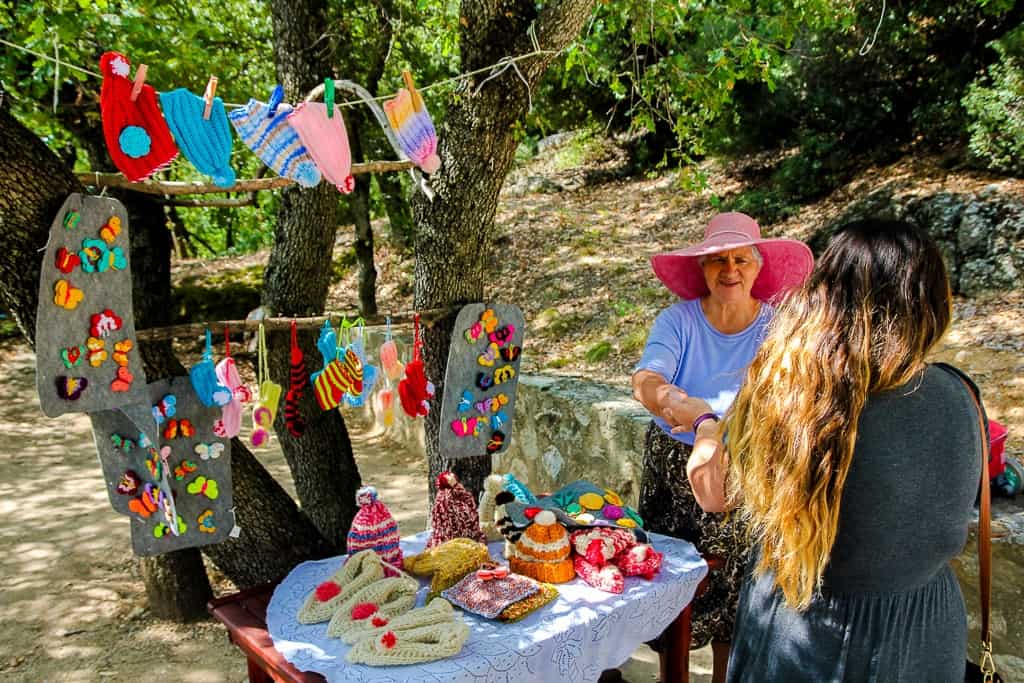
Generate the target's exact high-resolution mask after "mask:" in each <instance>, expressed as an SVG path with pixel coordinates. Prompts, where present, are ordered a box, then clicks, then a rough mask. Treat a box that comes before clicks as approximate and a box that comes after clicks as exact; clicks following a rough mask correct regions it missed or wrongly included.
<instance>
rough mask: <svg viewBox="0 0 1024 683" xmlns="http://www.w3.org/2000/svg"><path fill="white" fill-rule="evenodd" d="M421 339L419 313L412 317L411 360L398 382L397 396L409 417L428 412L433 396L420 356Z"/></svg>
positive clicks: (430, 383)
mask: <svg viewBox="0 0 1024 683" xmlns="http://www.w3.org/2000/svg"><path fill="white" fill-rule="evenodd" d="M422 347H423V341H422V340H421V339H420V314H419V313H417V314H416V315H415V316H414V317H413V345H412V361H410V362H409V364H408V365H406V366H405V377H404V378H403V379H402V381H401V382H399V383H398V398H399V399H400V400H401V402H402V410H404V411H405V414H406V415H408V416H409V417H419V416H421V415H426V414H427V413H429V412H430V403H429V400H430V399H432V398H434V385H433V383H432V382H430V381H429V380H428V379H427V372H426V368H424V366H423V359H422V358H421V357H420V349H421V348H422Z"/></svg>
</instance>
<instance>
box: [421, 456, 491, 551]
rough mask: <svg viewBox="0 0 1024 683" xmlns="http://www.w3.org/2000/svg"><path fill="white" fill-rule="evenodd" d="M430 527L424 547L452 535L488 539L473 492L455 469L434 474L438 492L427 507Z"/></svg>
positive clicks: (483, 540) (450, 537)
mask: <svg viewBox="0 0 1024 683" xmlns="http://www.w3.org/2000/svg"><path fill="white" fill-rule="evenodd" d="M430 527H431V532H430V540H428V541H427V548H433V547H434V546H435V545H438V544H439V543H444V542H445V541H449V540H451V539H453V538H469V539H472V540H474V541H477V542H479V543H486V542H487V537H486V536H484V532H483V531H482V530H481V529H480V517H479V513H478V512H477V509H476V501H475V500H474V499H473V494H472V493H470V492H469V491H468V490H467V489H466V487H465V486H463V485H462V484H461V483H460V482H459V478H458V477H456V476H455V473H454V472H442V473H441V474H439V475H437V495H436V496H435V497H434V506H433V508H431V510H430Z"/></svg>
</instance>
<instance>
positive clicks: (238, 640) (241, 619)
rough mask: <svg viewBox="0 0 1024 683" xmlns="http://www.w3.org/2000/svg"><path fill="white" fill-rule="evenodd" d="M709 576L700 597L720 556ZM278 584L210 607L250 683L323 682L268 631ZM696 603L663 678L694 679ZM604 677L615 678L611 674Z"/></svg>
mask: <svg viewBox="0 0 1024 683" xmlns="http://www.w3.org/2000/svg"><path fill="white" fill-rule="evenodd" d="M707 561H708V570H709V571H708V575H707V576H705V577H704V580H703V581H701V582H700V585H699V586H698V587H697V592H696V594H695V595H694V599H695V600H696V598H697V596H698V595H700V594H701V593H703V592H704V591H705V590H706V589H707V583H708V577H710V575H711V571H714V570H716V569H719V568H721V566H722V561H721V559H719V558H714V557H712V558H707ZM275 586H277V583H276V582H275V583H268V584H264V585H262V586H255V587H253V588H249V589H246V590H243V591H239V592H238V593H233V594H231V595H225V596H224V597H221V598H216V599H214V600H211V601H210V602H209V603H208V604H207V606H206V609H207V610H208V611H209V612H210V614H212V615H213V617H214V618H215V619H217V620H218V621H220V622H221V623H223V624H224V625H225V626H226V627H227V629H228V640H229V641H230V642H232V643H234V644H235V645H236V646H238V648H239V649H240V650H241V651H242V652H244V653H245V657H246V660H247V664H248V669H249V683H271V681H282V682H286V683H293V682H297V683H314V682H316V683H323V681H324V677H323V676H321V675H320V674H316V673H304V672H302V671H299V670H298V669H296V668H295V667H294V666H292V665H291V664H289V663H288V662H287V661H286V660H285V658H284V657H283V656H282V655H281V653H280V652H278V651H277V650H276V649H275V648H274V643H273V641H271V639H270V634H269V633H268V632H267V605H269V604H270V596H271V595H273V593H274V587H275ZM691 613H692V603H691V605H687V607H686V609H684V610H683V611H682V612H681V613H680V614H679V616H678V617H677V618H676V620H675V621H673V622H672V624H671V625H670V626H669V627H668V629H667V630H666V635H667V638H666V644H667V647H666V649H665V651H664V652H661V653H659V658H660V660H661V680H662V681H663V682H666V683H667V682H672V683H675V682H678V683H687V682H688V681H689V679H690V618H691ZM604 680H615V679H614V677H607V678H604Z"/></svg>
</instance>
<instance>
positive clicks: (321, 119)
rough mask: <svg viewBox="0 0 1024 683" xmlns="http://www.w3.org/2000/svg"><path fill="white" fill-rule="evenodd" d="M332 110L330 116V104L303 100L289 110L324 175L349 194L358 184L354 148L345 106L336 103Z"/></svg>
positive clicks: (294, 124)
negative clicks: (353, 154)
mask: <svg viewBox="0 0 1024 683" xmlns="http://www.w3.org/2000/svg"><path fill="white" fill-rule="evenodd" d="M331 113H332V115H331V116H327V105H326V104H324V103H323V102H303V103H302V104H300V105H299V106H297V107H296V108H295V109H293V110H292V112H291V113H290V114H288V123H289V124H291V126H292V128H294V129H295V132H296V133H298V135H299V138H300V139H301V140H302V144H303V145H304V146H305V147H306V151H307V152H309V155H310V156H311V157H312V158H313V161H314V162H316V165H317V167H319V168H320V173H321V174H322V175H323V177H324V178H326V179H327V181H328V182H330V183H331V184H332V185H334V186H335V187H337V188H338V191H339V192H344V193H346V194H347V193H349V192H351V191H352V190H354V189H355V187H356V181H355V178H353V177H352V151H351V150H350V149H349V144H348V132H347V131H346V130H345V120H344V119H343V118H341V110H340V109H338V107H337V105H332V110H331Z"/></svg>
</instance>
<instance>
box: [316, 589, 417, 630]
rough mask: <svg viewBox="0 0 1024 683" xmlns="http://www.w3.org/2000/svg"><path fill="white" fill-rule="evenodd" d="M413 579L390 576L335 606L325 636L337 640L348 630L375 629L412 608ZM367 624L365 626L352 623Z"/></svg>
mask: <svg viewBox="0 0 1024 683" xmlns="http://www.w3.org/2000/svg"><path fill="white" fill-rule="evenodd" d="M419 588H420V584H419V582H417V581H416V579H413V578H408V577H393V578H389V579H381V580H380V581H374V582H373V583H371V584H370V585H368V586H365V587H363V588H362V589H361V590H359V591H358V592H357V593H355V594H354V595H351V597H349V598H348V599H346V600H345V602H343V603H341V605H339V606H338V609H337V610H336V611H335V612H334V616H333V617H331V623H330V624H328V626H327V635H328V636H329V637H331V638H341V637H342V636H343V635H344V634H345V633H346V632H347V631H348V630H349V629H351V628H376V627H378V626H383V625H384V620H390V619H394V618H395V617H397V616H398V615H400V614H405V613H406V612H408V611H409V610H411V609H412V608H413V607H415V606H416V591H418V590H419ZM363 620H366V621H369V622H370V626H369V627H363V626H362V625H361V624H356V623H355V622H360V621H363Z"/></svg>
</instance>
